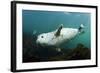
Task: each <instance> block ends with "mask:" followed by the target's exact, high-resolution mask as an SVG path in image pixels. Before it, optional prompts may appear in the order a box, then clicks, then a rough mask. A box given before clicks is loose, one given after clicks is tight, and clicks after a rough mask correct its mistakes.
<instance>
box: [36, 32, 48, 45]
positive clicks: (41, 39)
mask: <svg viewBox="0 0 100 73" xmlns="http://www.w3.org/2000/svg"><path fill="white" fill-rule="evenodd" d="M46 37H47V34H45V33H43V34H40V35H39V36H38V37H37V40H36V43H37V44H42V45H46V44H47V41H46V40H47V38H46Z"/></svg>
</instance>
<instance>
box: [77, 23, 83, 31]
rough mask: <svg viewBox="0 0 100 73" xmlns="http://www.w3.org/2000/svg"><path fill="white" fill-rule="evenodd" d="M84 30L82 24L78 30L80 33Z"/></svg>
mask: <svg viewBox="0 0 100 73" xmlns="http://www.w3.org/2000/svg"><path fill="white" fill-rule="evenodd" d="M83 28H84V25H83V24H81V25H80V27H79V28H78V31H79V32H82V29H83Z"/></svg>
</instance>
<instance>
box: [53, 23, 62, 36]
mask: <svg viewBox="0 0 100 73" xmlns="http://www.w3.org/2000/svg"><path fill="white" fill-rule="evenodd" d="M62 28H63V24H61V26H60V27H59V28H58V29H57V31H56V33H55V36H56V37H57V36H60V33H61V29H62Z"/></svg>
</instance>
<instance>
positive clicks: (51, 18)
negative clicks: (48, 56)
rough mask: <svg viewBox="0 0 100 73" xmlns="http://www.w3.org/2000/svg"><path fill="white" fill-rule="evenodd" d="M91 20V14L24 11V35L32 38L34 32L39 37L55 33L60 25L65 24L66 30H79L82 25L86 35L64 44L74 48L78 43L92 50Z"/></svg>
mask: <svg viewBox="0 0 100 73" xmlns="http://www.w3.org/2000/svg"><path fill="white" fill-rule="evenodd" d="M90 19H91V14H90V13H80V12H60V11H36V10H23V11H22V20H23V21H22V22H23V33H24V34H25V35H29V36H32V34H33V32H34V31H36V32H37V35H38V34H41V33H44V32H50V31H53V30H55V29H57V27H58V26H59V25H60V24H63V25H64V27H66V28H70V27H71V28H79V26H80V24H84V26H85V28H84V31H85V33H83V34H80V35H79V36H77V37H75V38H74V39H73V40H71V41H69V42H67V43H64V45H63V46H64V47H66V48H74V47H76V45H77V44H78V43H81V44H83V45H85V46H86V47H88V48H91V40H90V39H91V31H90V29H91V28H90V27H91V26H90V25H91V20H90Z"/></svg>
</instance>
